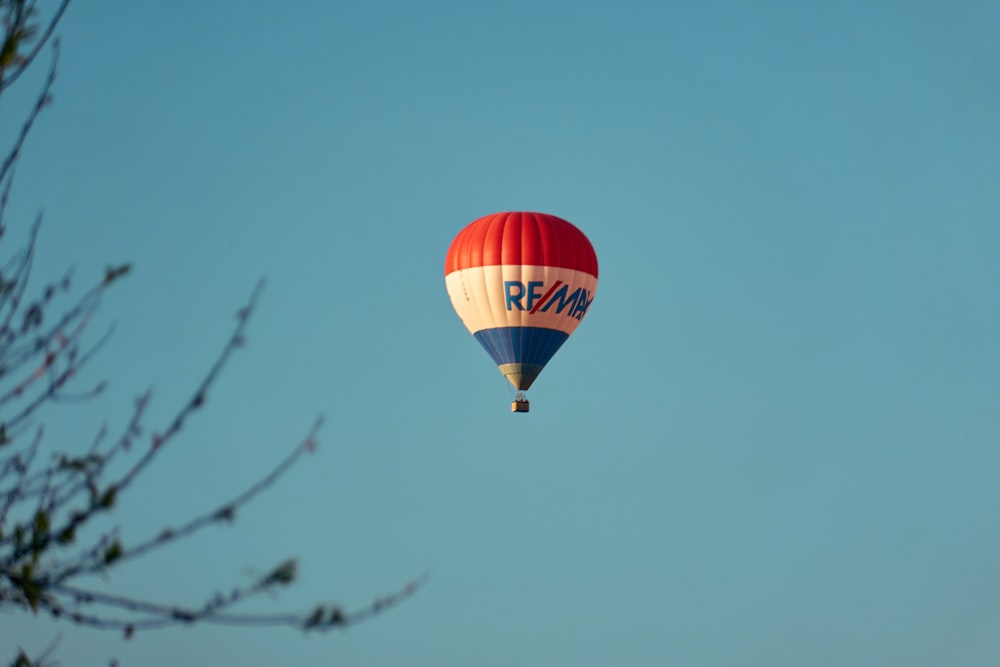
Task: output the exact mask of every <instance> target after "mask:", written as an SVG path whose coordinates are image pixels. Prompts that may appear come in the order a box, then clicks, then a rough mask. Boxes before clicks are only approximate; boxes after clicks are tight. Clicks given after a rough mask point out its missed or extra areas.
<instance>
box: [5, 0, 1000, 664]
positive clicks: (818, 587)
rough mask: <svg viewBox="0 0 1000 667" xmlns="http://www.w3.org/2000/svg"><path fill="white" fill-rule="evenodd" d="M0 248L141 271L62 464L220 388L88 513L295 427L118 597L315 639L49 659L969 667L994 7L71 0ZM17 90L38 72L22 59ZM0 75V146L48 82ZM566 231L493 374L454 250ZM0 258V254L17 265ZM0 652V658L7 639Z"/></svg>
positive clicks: (215, 483) (140, 509) (87, 636)
mask: <svg viewBox="0 0 1000 667" xmlns="http://www.w3.org/2000/svg"><path fill="white" fill-rule="evenodd" d="M60 34H61V35H62V61H61V65H60V78H59V81H58V83H57V88H56V91H55V100H56V104H55V105H54V106H53V107H52V108H50V109H48V110H47V111H46V112H45V114H44V116H43V117H42V119H41V120H40V121H39V123H38V126H37V128H36V131H35V133H34V134H33V136H32V137H31V139H30V142H29V144H28V146H27V152H26V153H25V155H24V158H23V160H22V161H21V163H20V166H19V169H18V176H17V182H16V184H15V190H14V195H13V201H12V204H11V212H10V214H11V215H12V216H13V217H12V218H11V221H12V222H13V221H15V220H20V221H23V225H22V226H21V227H20V228H17V227H16V226H15V225H12V226H11V229H10V231H9V235H8V236H7V237H5V242H6V243H7V244H11V243H12V242H13V239H16V238H19V237H20V238H23V237H24V236H26V234H27V228H28V223H29V221H30V220H31V219H32V217H33V216H34V214H35V213H36V212H37V211H38V210H40V209H44V213H45V223H44V227H43V231H42V234H41V239H40V245H39V255H40V256H39V259H38V262H37V264H36V275H37V276H39V278H41V277H42V276H45V275H52V274H57V273H61V272H62V271H63V269H64V268H65V267H66V266H68V265H70V264H73V265H75V266H76V275H77V276H78V278H79V283H78V284H80V285H81V288H82V284H83V283H84V282H86V277H87V276H96V275H99V272H100V271H101V269H103V267H104V266H105V265H106V264H108V263H113V262H117V261H124V260H129V261H133V262H134V263H135V271H134V273H133V275H132V276H130V277H129V279H128V280H127V281H126V282H125V283H123V284H121V285H120V286H119V287H118V288H116V289H115V290H114V292H113V293H112V294H110V295H109V297H108V299H107V300H106V301H105V302H104V304H103V306H102V309H101V311H100V315H99V318H98V319H99V320H100V321H99V324H101V326H110V325H112V324H114V326H115V333H114V338H113V340H112V343H111V344H110V345H109V346H108V347H107V348H106V349H105V351H104V352H103V353H102V355H101V357H100V358H99V360H98V362H97V363H96V364H95V366H94V367H93V368H92V369H91V371H90V372H89V373H88V374H87V378H85V379H93V380H97V379H102V378H107V379H110V380H111V382H112V384H111V388H110V390H109V391H108V393H107V394H106V395H105V396H103V397H102V398H101V399H100V400H98V401H95V402H94V403H91V404H88V405H84V406H65V407H63V406H60V407H58V408H57V409H54V410H52V411H51V412H50V413H49V414H48V415H47V419H46V428H47V442H49V444H51V445H52V446H59V445H62V443H64V442H65V443H67V446H74V445H73V443H79V446H81V447H82V446H84V445H85V444H86V443H89V439H90V435H91V434H92V433H94V432H96V430H97V429H98V428H99V426H100V424H101V423H102V422H103V421H107V422H108V424H109V425H110V426H111V427H112V428H113V427H115V426H122V425H123V424H124V422H125V420H126V419H127V418H128V416H129V414H130V407H131V404H132V400H133V398H134V397H135V396H136V395H138V394H139V393H141V392H142V391H144V390H145V389H147V388H149V387H153V389H154V391H155V394H154V396H155V403H154V407H153V415H152V417H151V421H150V423H149V426H150V428H154V427H155V426H156V424H157V423H163V422H164V421H166V420H167V419H168V418H169V417H170V416H171V415H172V413H173V411H174V410H175V409H176V408H177V407H178V406H179V405H181V404H183V402H184V401H185V400H186V399H187V398H188V396H189V395H190V392H191V391H192V390H193V388H194V387H195V386H196V383H197V382H198V381H199V379H200V377H201V375H200V374H201V373H202V372H203V371H204V370H205V369H206V368H207V366H208V365H209V364H210V362H211V361H212V360H213V359H214V355H215V354H216V353H217V351H218V350H219V349H220V348H221V346H222V344H223V343H224V341H225V338H226V337H227V335H228V333H229V331H230V329H231V327H232V326H233V323H234V319H233V314H234V312H235V310H236V309H237V308H238V307H239V306H240V305H241V304H242V303H243V301H244V300H245V298H246V297H247V296H248V295H249V293H250V291H251V290H252V288H253V286H254V284H255V283H256V282H257V280H258V279H259V278H260V277H261V276H265V277H266V278H267V280H268V283H267V287H266V289H265V291H264V293H263V296H262V298H261V301H260V304H259V309H258V311H257V313H256V315H255V318H254V320H253V323H252V325H251V328H250V332H249V340H248V345H247V347H246V348H245V349H243V350H242V351H241V352H240V354H239V355H238V356H237V357H236V358H235V359H234V362H233V364H232V365H231V366H230V367H229V369H228V370H227V372H226V374H225V375H224V377H223V378H222V380H221V381H220V382H219V383H218V385H217V386H216V387H215V389H214V390H213V392H212V393H211V395H210V396H209V403H208V407H210V408H211V409H209V410H206V411H204V412H203V413H202V414H200V415H199V416H198V418H197V419H196V420H195V421H192V422H191V423H190V425H189V427H188V428H187V429H186V431H185V433H184V437H183V438H181V439H180V440H178V441H177V442H176V443H174V445H173V446H172V449H171V450H169V451H167V452H165V455H164V456H163V457H162V459H161V460H160V461H159V462H158V464H157V465H156V466H155V468H154V469H152V470H151V471H150V473H149V475H148V477H147V478H146V479H145V480H144V482H143V484H141V485H139V486H138V487H136V488H135V489H133V491H131V492H130V493H129V496H128V497H127V498H124V499H123V501H122V502H123V506H122V508H121V511H120V512H118V513H117V514H116V515H115V517H114V520H113V522H112V524H113V525H119V526H121V530H122V535H123V539H124V540H125V541H126V543H128V541H129V540H130V539H131V540H138V539H140V538H142V537H143V536H145V535H147V534H149V533H150V532H155V531H156V530H158V529H159V528H160V527H161V526H163V525H168V524H176V523H179V522H180V520H182V519H183V518H185V517H188V516H190V515H191V514H192V513H195V512H198V511H200V510H204V509H207V508H209V507H213V506H215V505H216V504H218V503H219V502H221V501H223V500H225V499H226V498H228V497H230V496H231V495H233V494H235V493H236V492H237V491H239V490H240V489H242V488H243V487H244V486H245V485H246V484H248V483H250V482H252V481H253V480H255V479H256V478H257V477H258V476H259V475H261V474H262V473H263V472H264V471H266V470H268V469H269V467H270V466H271V465H272V464H273V463H275V462H276V461H277V460H279V459H280V458H281V457H282V456H283V455H284V453H285V452H287V451H288V450H289V449H290V448H291V447H293V446H294V445H295V444H296V443H297V442H298V441H299V440H300V439H301V438H302V437H303V436H304V435H305V434H306V432H307V431H308V429H309V426H310V425H311V423H312V421H313V419H314V418H315V417H316V415H318V414H320V413H322V414H325V415H326V423H325V425H324V428H323V430H322V432H321V435H320V448H319V451H318V452H317V453H316V454H315V455H314V456H313V457H311V458H309V459H307V460H306V461H305V462H304V463H303V464H302V465H300V466H298V467H297V468H295V469H294V470H293V471H292V472H291V473H289V475H288V476H287V477H286V478H285V479H284V480H283V482H282V483H281V484H279V485H278V486H277V487H276V488H274V489H273V490H272V491H270V492H269V493H268V494H267V495H266V496H264V497H263V498H262V499H260V500H259V501H257V502H256V503H255V504H253V505H252V506H250V507H248V508H247V509H246V510H245V511H244V512H243V513H242V514H241V515H240V517H239V519H238V521H237V522H236V523H235V524H234V525H233V526H231V527H225V528H222V529H220V530H217V531H214V532H211V533H206V534H204V535H201V536H199V537H197V538H195V539H192V540H191V541H190V542H187V543H184V544H182V545H178V546H176V547H174V548H173V549H171V550H169V551H165V552H163V553H160V554H157V555H155V556H153V557H150V558H149V559H148V560H145V561H143V562H142V563H141V564H138V565H135V566H132V567H129V568H123V570H122V571H121V572H120V573H116V574H115V576H114V577H113V578H112V580H111V581H110V582H109V583H108V586H109V587H110V588H111V589H112V590H123V591H134V592H137V593H141V594H143V595H148V596H150V597H156V598H161V599H167V600H171V601H176V602H178V603H189V604H196V603H198V602H200V601H202V600H203V599H204V597H205V596H206V594H208V593H210V592H212V591H214V590H216V589H219V588H221V589H228V588H230V587H231V586H232V585H233V584H238V583H246V582H248V581H250V580H251V579H252V573H253V572H261V571H265V570H267V568H268V567H270V566H272V565H273V564H275V563H276V562H278V561H279V560H281V559H282V558H283V557H285V556H287V555H298V556H299V557H300V559H301V567H302V576H301V579H300V581H299V583H298V584H297V585H296V586H295V587H294V588H293V589H290V590H288V591H284V592H282V594H281V595H280V596H279V597H277V598H276V599H275V600H273V601H272V600H263V601H261V602H260V603H258V606H259V608H261V609H264V610H280V609H285V608H296V609H297V608H302V609H307V608H310V607H311V605H312V604H313V603H314V602H316V601H317V600H325V601H331V602H339V603H342V604H344V605H345V606H347V607H360V606H363V605H365V604H367V603H368V602H370V601H371V600H372V599H373V598H374V597H375V596H377V595H379V594H382V593H386V592H389V591H392V590H395V589H396V588H398V587H400V586H402V585H403V584H405V582H406V581H408V580H410V579H412V578H414V577H417V576H419V575H421V574H422V573H424V572H426V571H430V572H431V573H432V578H431V580H430V582H429V584H428V585H427V587H426V588H424V589H423V590H422V591H421V592H420V593H419V595H417V596H416V597H414V598H413V599H411V600H410V601H408V602H407V603H406V604H405V605H403V606H402V607H400V608H398V609H395V610H393V611H392V612H390V613H388V614H386V615H384V616H382V617H380V618H378V619H377V620H374V621H371V622H369V623H366V624H364V625H360V626H357V627H354V628H351V629H350V630H348V631H346V632H343V633H333V634H330V635H323V636H308V637H302V636H300V634H298V633H296V632H294V631H288V630H281V629H278V630H270V631H261V630H233V629H225V628H213V627H206V628H195V629H187V628H180V629H173V630H167V631H161V632H155V633H145V634H143V633H140V634H137V635H136V637H135V638H134V639H132V640H131V641H129V642H125V641H123V640H122V638H121V637H120V636H119V635H118V634H116V633H100V632H93V631H82V632H81V631H77V630H75V629H73V628H72V627H68V626H53V625H51V624H49V623H47V622H36V621H34V620H33V619H23V618H20V617H17V616H10V615H5V616H4V618H3V624H2V627H0V640H2V641H0V646H3V647H9V646H12V645H13V644H14V643H20V644H23V645H24V646H25V648H27V649H32V650H38V649H40V648H42V647H44V646H45V645H47V643H48V642H49V641H50V640H51V638H52V637H54V636H55V635H56V634H58V633H61V644H60V649H59V657H60V658H61V659H62V660H63V661H64V662H65V663H66V664H68V663H71V662H72V663H74V664H76V663H79V664H103V663H102V661H105V660H106V659H107V658H109V657H110V656H117V657H118V658H119V659H121V660H122V662H123V664H126V665H128V664H142V665H147V666H151V667H157V666H160V665H162V666H166V665H176V664H189V665H216V664H240V665H246V666H255V665H275V664H302V665H311V664H345V665H346V664H350V665H355V666H371V667H380V666H388V665H401V664H406V665H441V666H447V665H456V666H459V665H462V666H465V665H477V666H478V667H491V666H494V665H496V666H507V665H519V666H520V667H532V666H539V667H560V666H563V665H566V666H569V665H572V666H573V667H583V666H588V665H594V666H598V665H600V666H605V665H620V666H622V667H631V666H644V665H664V664H668V665H684V666H685V667H721V666H726V667H731V666H732V665H769V666H772V667H782V666H788V667H800V666H801V665H812V666H815V667H823V666H827V665H829V666H831V667H832V666H840V665H887V664H905V665H908V666H911V667H923V666H928V667H929V666H935V667H936V666H938V665H942V664H947V665H956V666H957V665H970V666H971V665H976V666H978V665H985V664H994V663H996V662H997V661H998V660H1000V639H998V637H1000V527H998V526H997V522H996V517H997V516H998V511H1000V485H998V484H997V483H996V474H997V470H998V469H1000V448H998V445H1000V398H998V384H997V378H998V377H1000V352H998V347H997V341H998V339H1000V299H998V297H997V286H998V285H1000V261H997V258H998V257H1000V224H998V221H1000V157H998V156H1000V124H998V121H997V119H998V118H1000V77H998V74H997V68H996V63H997V62H998V60H1000V47H998V46H997V45H998V44H1000V7H998V6H997V5H996V3H993V2H985V1H982V2H980V1H977V0H965V1H963V2H959V3H950V4H946V3H934V2H923V1H910V2H902V1H888V0H887V1H886V2H880V3H872V2H842V3H829V4H825V5H822V6H819V5H815V4H813V3H797V2H787V1H780V0H772V1H769V2H758V3H740V2H724V1H714V2H677V3H665V2H624V3H622V2H619V3H599V2H586V1H581V2H553V1H547V0H533V1H532V2H520V1H518V0H514V1H508V2H504V3H477V2H472V3H470V2H441V1H430V2H424V3H404V2H361V1H354V0H350V1H344V0H342V1H341V2H336V3H327V2H311V1H303V2H298V3H294V7H289V6H287V5H283V4H281V3H264V2H244V3H235V2H217V3H205V2H186V1H178V2H171V3H161V4H157V3H131V2H125V1H123V0H108V1H107V2H102V3H86V2H77V3H74V4H73V6H71V8H70V10H69V11H68V13H67V15H66V18H65V20H64V22H63V24H62V28H61V30H60ZM38 74H39V77H40V75H41V74H42V73H41V72H39V73H38ZM39 77H36V78H35V79H26V80H25V81H24V82H23V83H22V84H21V85H20V86H19V90H17V91H12V92H11V94H9V95H5V96H4V99H3V100H2V103H3V105H4V112H3V120H2V122H0V129H2V130H3V132H4V133H5V134H4V136H8V137H9V136H11V133H12V132H13V131H14V130H15V129H16V127H17V125H16V123H17V121H18V120H19V119H20V118H21V117H22V114H23V113H24V110H25V109H26V105H27V104H28V103H29V101H30V99H31V95H32V94H33V92H34V91H35V90H37V86H38V85H39V83H40V78H39ZM510 209H515V210H538V211H545V212H549V213H553V214H556V215H559V216H561V217H564V218H566V219H569V220H571V221H573V222H574V223H575V224H576V225H577V226H578V227H580V228H581V229H582V230H583V231H584V232H585V233H586V234H587V235H588V236H589V237H590V239H591V240H592V242H593V244H594V247H595V249H596V251H597V255H598V258H599V260H600V264H601V277H600V284H599V287H598V290H597V295H596V299H595V301H594V304H593V306H592V308H591V309H590V311H589V313H588V317H587V319H586V321H585V322H584V323H583V324H582V325H581V326H580V328H579V329H578V331H577V332H576V333H575V334H574V336H573V337H572V338H571V339H570V341H569V342H568V343H567V344H566V345H565V346H564V347H563V349H562V350H561V351H560V352H559V354H558V355H557V356H556V357H555V359H554V360H553V361H552V362H551V363H550V364H549V366H548V367H547V368H546V371H545V373H543V374H542V376H541V378H540V379H539V381H538V382H537V383H536V384H535V386H534V387H532V390H531V392H530V393H529V396H530V398H531V399H532V412H531V413H530V414H528V415H512V414H510V413H509V411H508V410H509V401H510V399H511V396H512V394H513V390H512V389H510V388H509V387H508V385H507V384H506V381H505V380H504V379H503V378H502V376H501V375H500V374H499V373H498V372H497V371H496V369H495V368H494V367H492V365H491V363H490V361H489V358H488V357H487V356H486V354H485V353H484V352H483V351H482V349H481V348H480V347H479V346H478V344H477V343H476V342H475V340H474V339H473V338H472V336H470V335H469V334H468V332H467V331H466V330H465V329H464V327H463V326H462V325H461V322H460V321H459V320H458V318H457V317H456V316H455V315H454V313H453V312H452V310H451V307H450V304H449V302H448V298H447V295H446V293H445V290H444V280H443V262H444V255H445V252H446V250H447V247H448V244H449V242H450V240H451V238H452V237H453V236H454V235H455V234H456V233H457V232H458V231H459V230H460V229H461V228H462V227H463V226H464V225H465V224H467V223H468V222H470V221H471V220H473V219H475V218H478V217H480V216H482V215H485V214H488V213H492V212H495V211H500V210H510ZM10 247H11V246H10V245H8V250H9V249H10ZM5 652H8V651H6V650H5ZM0 657H2V656H0Z"/></svg>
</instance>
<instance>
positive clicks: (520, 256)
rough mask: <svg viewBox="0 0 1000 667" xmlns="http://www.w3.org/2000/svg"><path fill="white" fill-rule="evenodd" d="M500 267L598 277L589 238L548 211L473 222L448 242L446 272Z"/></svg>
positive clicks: (496, 215) (511, 213) (506, 214)
mask: <svg viewBox="0 0 1000 667" xmlns="http://www.w3.org/2000/svg"><path fill="white" fill-rule="evenodd" d="M499 264H505V265H515V266H553V267H561V268H566V269H574V270H576V271H583V272H585V273H589V274H590V275H592V276H594V277H595V278H596V277H597V255H596V254H595V253H594V248H593V246H591V245H590V241H589V240H587V237H586V236H584V235H583V232H581V231H580V230H579V229H577V228H576V227H575V226H574V225H573V223H571V222H569V221H567V220H563V219H562V218H559V217H556V216H554V215H549V214H547V213H530V212H520V211H506V212H503V213H494V214H492V215H487V216H484V217H482V218H479V219H478V220H475V221H473V222H472V223H470V224H469V225H468V226H467V227H466V228H465V229H463V230H462V231H461V232H459V233H458V236H456V237H455V240H454V241H452V243H451V247H450V248H449V249H448V255H447V257H446V258H445V262H444V273H445V275H448V274H449V273H451V272H452V271H459V270H461V269H469V268H473V267H477V266H495V265H499Z"/></svg>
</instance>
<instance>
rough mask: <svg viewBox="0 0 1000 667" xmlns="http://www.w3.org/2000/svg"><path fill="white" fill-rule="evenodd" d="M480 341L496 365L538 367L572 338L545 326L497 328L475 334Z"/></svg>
mask: <svg viewBox="0 0 1000 667" xmlns="http://www.w3.org/2000/svg"><path fill="white" fill-rule="evenodd" d="M475 336H476V340H478V341H479V343H480V345H482V346H483V348H485V349H486V352H487V353H488V354H489V355H490V357H492V359H493V361H494V362H496V364H497V366H499V365H501V364H514V363H518V364H537V365H539V366H544V365H545V364H547V363H548V362H549V359H551V358H552V356H553V355H554V354H555V353H556V352H557V351H558V350H559V348H560V347H561V346H562V344H563V343H565V342H566V339H567V338H569V335H567V334H565V333H563V332H562V331H557V330H555V329H543V328H541V327H497V328H495V329H483V330H481V331H477V332H476V333H475Z"/></svg>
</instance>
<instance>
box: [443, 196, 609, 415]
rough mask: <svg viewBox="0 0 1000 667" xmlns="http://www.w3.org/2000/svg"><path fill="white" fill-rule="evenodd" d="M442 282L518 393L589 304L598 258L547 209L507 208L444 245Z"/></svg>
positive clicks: (517, 407) (519, 402)
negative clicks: (512, 209) (537, 211)
mask: <svg viewBox="0 0 1000 667" xmlns="http://www.w3.org/2000/svg"><path fill="white" fill-rule="evenodd" d="M444 280H445V286H446V287H447V289H448V296H449V297H450V298H451V304H452V306H454V308H455V312H457V313H458V316H459V317H460V318H461V319H462V322H463V323H464V324H465V326H466V328H467V329H468V330H469V331H470V332H471V333H472V334H473V335H474V336H475V337H476V340H478V341H479V342H480V344H481V345H482V346H483V348H485V349H486V352H487V353H488V354H489V355H490V357H491V358H492V359H493V361H494V362H495V363H496V365H497V367H498V368H499V369H500V372H501V373H503V374H504V376H505V377H506V378H507V379H508V380H509V381H510V383H511V384H512V385H514V388H515V389H517V391H518V393H517V396H516V397H515V399H514V402H513V404H512V405H511V411H513V412H527V411H528V407H529V403H528V400H527V398H525V396H524V393H523V392H525V391H527V389H528V387H530V386H531V384H532V383H533V382H534V381H535V379H536V378H537V377H538V374H539V373H541V372H542V369H543V368H545V364H547V363H548V362H549V360H550V359H551V358H552V356H553V355H554V354H555V353H556V351H558V350H559V348H560V347H561V346H562V344H563V343H565V342H566V339H567V338H569V336H570V334H572V333H573V331H574V330H576V328H577V327H578V326H579V325H580V322H581V321H582V320H583V318H584V316H586V314H587V311H588V310H589V309H590V304H591V302H593V300H594V292H595V291H596V290H597V255H596V254H595V253H594V248H593V246H592V245H591V244H590V241H589V240H588V239H587V237H586V236H584V234H583V232H581V231H580V230H579V229H577V228H576V227H575V226H573V224H572V223H570V222H568V221H566V220H563V219H562V218H557V217H556V216H554V215H548V214H546V213H529V212H519V211H508V212H504V213H494V214H492V215H487V216H485V217H482V218H479V219H478V220H475V221H474V222H472V223H470V224H469V225H468V226H467V227H466V228H465V229H463V230H462V231H461V232H459V233H458V236H456V237H455V239H454V240H453V241H452V242H451V247H450V248H449V249H448V255H447V257H446V258H445V263H444Z"/></svg>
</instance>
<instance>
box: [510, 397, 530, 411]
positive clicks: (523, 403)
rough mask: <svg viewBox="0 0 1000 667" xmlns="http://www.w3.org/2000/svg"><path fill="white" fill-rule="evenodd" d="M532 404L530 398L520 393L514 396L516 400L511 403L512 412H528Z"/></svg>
mask: <svg viewBox="0 0 1000 667" xmlns="http://www.w3.org/2000/svg"><path fill="white" fill-rule="evenodd" d="M530 405H531V403H529V402H528V399H526V398H525V397H524V396H523V395H522V394H518V395H517V396H516V397H515V398H514V402H513V403H511V404H510V411H511V412H527V411H528V407H529V406H530Z"/></svg>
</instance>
